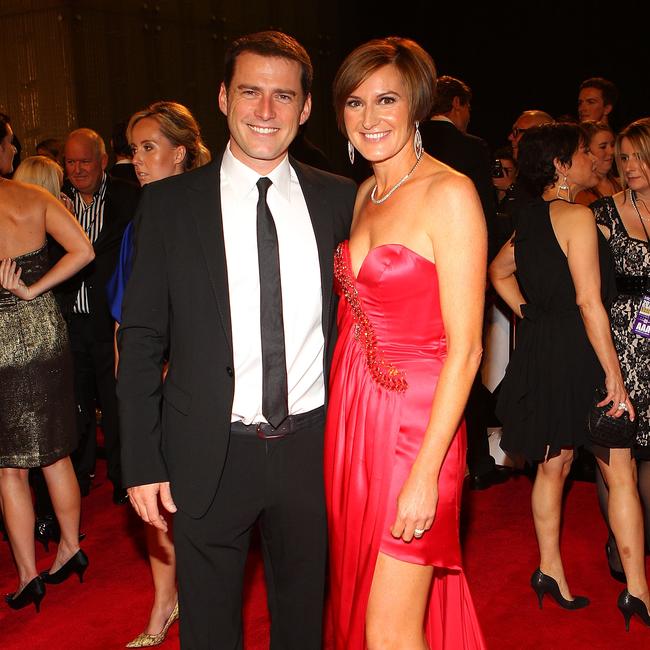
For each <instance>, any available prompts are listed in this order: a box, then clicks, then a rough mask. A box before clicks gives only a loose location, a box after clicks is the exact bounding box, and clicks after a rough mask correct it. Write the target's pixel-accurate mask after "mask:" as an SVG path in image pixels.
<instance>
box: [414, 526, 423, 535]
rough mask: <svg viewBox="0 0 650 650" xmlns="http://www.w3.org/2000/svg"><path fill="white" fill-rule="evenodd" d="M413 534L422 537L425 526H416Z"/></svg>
mask: <svg viewBox="0 0 650 650" xmlns="http://www.w3.org/2000/svg"><path fill="white" fill-rule="evenodd" d="M413 535H414V536H415V537H422V535H424V529H423V528H416V529H415V530H414V531H413Z"/></svg>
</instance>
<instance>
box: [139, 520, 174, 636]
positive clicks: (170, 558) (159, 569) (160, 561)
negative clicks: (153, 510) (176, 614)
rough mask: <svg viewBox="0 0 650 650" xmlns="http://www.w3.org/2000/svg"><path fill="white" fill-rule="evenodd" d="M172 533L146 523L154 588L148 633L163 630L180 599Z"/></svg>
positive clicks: (156, 632) (157, 632)
mask: <svg viewBox="0 0 650 650" xmlns="http://www.w3.org/2000/svg"><path fill="white" fill-rule="evenodd" d="M170 533H171V529H170ZM170 533H164V532H163V531H161V530H158V529H157V528H154V527H153V526H149V525H146V536H147V549H148V551H149V563H150V564H151V575H152V577H153V588H154V600H153V607H152V608H151V615H150V617H149V623H148V625H147V628H146V629H145V632H146V633H147V634H159V633H160V632H161V631H162V629H163V627H164V625H165V623H166V621H167V619H168V618H169V615H170V614H171V613H172V610H173V609H174V606H175V605H176V601H177V600H178V593H177V592H176V554H175V552H174V544H173V543H172V540H171V537H170Z"/></svg>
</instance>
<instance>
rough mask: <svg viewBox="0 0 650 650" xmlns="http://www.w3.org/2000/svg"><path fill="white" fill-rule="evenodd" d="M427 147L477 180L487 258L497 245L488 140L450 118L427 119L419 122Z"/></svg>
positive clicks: (474, 181) (434, 154)
mask: <svg viewBox="0 0 650 650" xmlns="http://www.w3.org/2000/svg"><path fill="white" fill-rule="evenodd" d="M420 133H421V134H422V144H423V145H424V150H425V151H426V152H427V153H428V154H431V155H432V156H433V157H434V158H437V159H438V160H440V161H442V162H443V163H445V164H446V165H449V166H450V167H453V168H454V169H455V170H456V171H459V172H460V173H461V174H465V176H468V177H469V178H470V179H471V180H472V181H473V183H474V186H475V187H476V191H477V192H478V195H479V198H480V199H481V205H482V206H483V213H484V214H485V220H486V223H487V228H488V242H489V249H490V250H489V251H488V259H490V260H491V259H492V257H494V255H495V254H496V253H497V252H498V249H497V250H495V246H496V232H495V231H496V201H495V196H494V187H493V185H492V176H491V173H492V161H491V158H490V150H489V148H488V146H487V143H486V142H485V140H482V139H481V138H478V137H476V136H475V135H469V134H468V133H463V132H462V131H461V130H460V129H458V128H456V126H455V125H454V124H452V123H451V122H447V121H444V120H440V121H439V120H428V121H426V122H423V123H422V124H420Z"/></svg>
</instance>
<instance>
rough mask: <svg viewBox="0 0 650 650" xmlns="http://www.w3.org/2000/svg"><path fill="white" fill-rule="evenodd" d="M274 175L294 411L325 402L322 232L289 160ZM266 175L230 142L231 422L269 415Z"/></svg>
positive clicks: (224, 200)
mask: <svg viewBox="0 0 650 650" xmlns="http://www.w3.org/2000/svg"><path fill="white" fill-rule="evenodd" d="M267 177H268V178H270V179H271V181H272V183H273V184H272V185H271V186H270V187H269V190H268V194H267V203H268V206H269V209H270V211H271V214H272V215H273V220H274V222H275V227H276V230H277V233H278V248H279V251H280V278H281V283H282V310H283V318H284V344H285V352H286V358H287V381H288V389H289V414H291V415H296V414H298V413H306V412H308V411H311V410H313V409H315V408H318V407H319V406H322V405H323V403H324V401H325V383H324V378H323V351H324V347H325V341H324V337H323V327H322V320H321V318H322V316H321V314H322V288H321V280H320V266H319V263H318V249H317V247H316V237H315V235H314V230H313V228H312V224H311V219H310V217H309V211H308V210H307V204H306V203H305V197H304V196H303V193H302V189H301V188H300V183H299V182H298V177H297V176H296V172H295V171H294V169H293V168H292V167H291V165H290V164H289V158H288V157H285V158H284V159H283V160H282V162H280V163H279V164H278V166H277V167H276V168H275V169H274V170H273V171H272V172H271V173H270V174H267ZM260 178H261V177H260V174H258V173H257V172H255V171H253V170H252V169H251V168H250V167H247V166H246V165H244V164H243V163H242V162H240V161H239V160H237V159H236V158H235V157H234V156H233V155H232V152H231V151H230V145H228V147H227V148H226V152H225V154H224V157H223V161H222V163H221V211H222V215H223V236H224V241H225V247H226V261H227V265H228V291H229V295H230V317H231V324H232V337H233V354H234V364H235V397H234V400H233V406H232V418H231V421H233V422H235V421H238V420H241V421H243V422H244V424H251V423H253V422H265V421H266V420H265V418H264V416H263V415H262V342H261V333H260V279H259V271H258V268H259V267H258V261H257V201H258V198H259V192H258V189H257V185H256V184H257V181H258V180H259V179H260Z"/></svg>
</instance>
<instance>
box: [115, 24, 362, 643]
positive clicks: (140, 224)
mask: <svg viewBox="0 0 650 650" xmlns="http://www.w3.org/2000/svg"><path fill="white" fill-rule="evenodd" d="M311 78H312V67H311V62H310V60H309V57H308V55H307V53H306V52H305V50H304V48H303V47H302V46H301V45H300V44H299V43H297V42H296V41H295V40H294V39H293V38H291V37H289V36H286V35H285V34H282V33H280V32H261V33H258V34H252V35H249V36H244V37H242V38H241V39H239V40H237V41H235V42H234V43H233V44H232V46H231V47H230V48H229V50H228V52H227V53H226V60H225V74H224V82H223V84H222V85H221V88H220V93H219V107H220V109H221V111H222V112H223V113H224V114H225V115H226V116H227V120H228V127H229V131H230V139H229V142H228V145H227V147H226V150H225V152H224V153H223V155H222V156H220V157H219V158H218V159H216V160H215V161H214V162H213V163H212V164H210V165H206V166H205V167H201V168H199V169H198V170H195V171H192V172H188V173H186V174H181V175H179V176H175V177H171V178H168V179H165V180H163V181H160V182H159V183H151V184H150V185H148V186H147V187H146V189H145V191H144V194H143V199H142V203H141V207H140V210H139V213H138V217H137V220H136V254H135V259H134V267H133V273H132V275H131V278H130V281H129V285H128V288H127V291H126V296H125V299H124V304H123V312H122V314H123V319H122V323H121V326H120V331H119V334H118V337H119V343H120V367H119V378H118V398H119V404H120V422H121V425H122V433H123V450H122V459H123V466H124V477H125V482H126V485H127V486H129V495H130V498H131V502H132V504H133V506H134V507H135V509H136V511H137V512H138V514H139V515H140V516H141V517H142V518H143V519H144V520H145V521H146V522H148V523H150V524H152V525H154V526H156V527H158V528H160V529H162V530H165V529H166V528H167V523H166V520H165V517H164V516H163V515H162V514H161V513H165V510H166V511H167V512H173V513H175V515H174V541H175V546H176V553H177V559H178V579H179V598H180V610H181V612H182V614H181V619H180V620H181V628H180V637H181V645H182V647H183V648H191V649H192V650H198V649H203V648H205V649H206V650H207V649H210V650H214V649H215V648H224V649H225V648H228V649H234V648H239V649H241V648H242V625H241V603H242V590H243V578H244V566H245V561H246V556H247V552H248V547H249V542H250V538H251V532H252V530H253V528H254V527H255V526H257V527H258V528H259V531H260V534H261V541H262V550H263V555H264V560H265V567H266V577H267V588H268V594H269V595H268V603H269V610H270V613H271V648H277V649H280V648H282V649H283V650H290V649H295V650H312V649H313V650H316V649H318V648H320V647H321V643H322V611H323V595H324V579H325V560H326V548H327V532H326V515H325V507H324V493H323V492H324V490H323V477H322V444H323V440H322V436H323V427H324V402H325V386H326V385H327V367H328V365H329V360H330V358H331V353H332V347H333V342H334V340H333V339H334V336H333V333H334V327H335V326H334V321H335V301H334V298H333V295H332V285H333V275H332V265H333V252H334V249H335V247H336V245H337V244H338V242H339V241H341V240H342V239H345V238H346V237H347V235H348V230H349V224H350V220H351V215H352V208H353V203H354V197H355V187H354V184H353V183H352V182H351V181H349V180H346V179H342V178H340V177H337V176H333V175H331V174H328V173H326V172H322V171H319V170H316V169H314V168H311V167H308V166H305V165H303V164H301V163H298V162H297V161H296V160H294V159H293V158H290V157H289V156H288V155H287V150H288V147H289V144H290V143H291V141H292V140H293V138H294V137H295V135H296V132H297V130H298V127H299V125H300V124H302V123H304V122H305V121H306V120H307V118H308V117H309V113H310V109H311V96H310V87H311ZM165 359H168V360H169V365H168V368H169V370H168V373H167V376H166V379H165V380H164V382H163V380H162V370H163V364H164V362H165ZM158 499H160V502H161V503H162V506H163V508H164V510H162V509H159V502H158ZM165 514H166V513H165Z"/></svg>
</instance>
